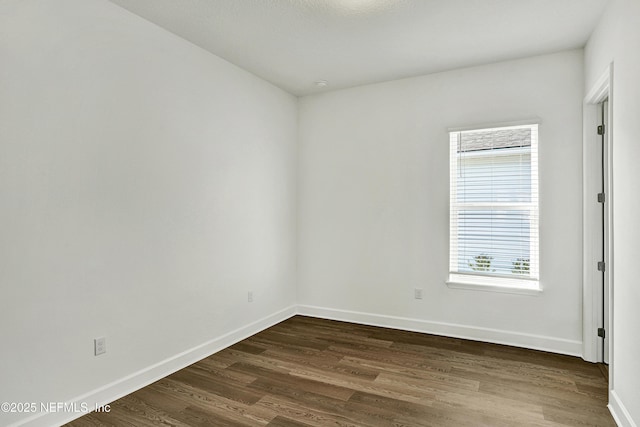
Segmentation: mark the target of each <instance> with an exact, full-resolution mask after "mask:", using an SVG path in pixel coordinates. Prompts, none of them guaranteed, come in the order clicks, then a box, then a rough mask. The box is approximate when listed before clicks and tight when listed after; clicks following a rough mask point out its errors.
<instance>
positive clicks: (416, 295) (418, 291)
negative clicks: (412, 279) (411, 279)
mask: <svg viewBox="0 0 640 427" xmlns="http://www.w3.org/2000/svg"><path fill="white" fill-rule="evenodd" d="M413 297H414V298H415V299H422V288H415V289H414V290H413Z"/></svg>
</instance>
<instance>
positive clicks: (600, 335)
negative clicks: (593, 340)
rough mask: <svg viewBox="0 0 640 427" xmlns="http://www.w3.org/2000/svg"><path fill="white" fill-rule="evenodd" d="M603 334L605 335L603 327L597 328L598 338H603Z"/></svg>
mask: <svg viewBox="0 0 640 427" xmlns="http://www.w3.org/2000/svg"><path fill="white" fill-rule="evenodd" d="M605 335H606V333H605V331H604V328H598V336H599V337H600V338H604V337H605Z"/></svg>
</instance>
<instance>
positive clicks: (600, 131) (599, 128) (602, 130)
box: [598, 125, 604, 135]
mask: <svg viewBox="0 0 640 427" xmlns="http://www.w3.org/2000/svg"><path fill="white" fill-rule="evenodd" d="M598 135H604V125H600V126H598Z"/></svg>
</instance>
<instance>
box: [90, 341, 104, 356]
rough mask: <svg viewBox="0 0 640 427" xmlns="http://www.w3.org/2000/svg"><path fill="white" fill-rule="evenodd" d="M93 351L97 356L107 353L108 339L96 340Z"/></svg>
mask: <svg viewBox="0 0 640 427" xmlns="http://www.w3.org/2000/svg"><path fill="white" fill-rule="evenodd" d="M93 350H94V354H95V355H96V356H99V355H101V354H104V353H106V352H107V339H106V338H105V337H100V338H96V339H94V340H93Z"/></svg>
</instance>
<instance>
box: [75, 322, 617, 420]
mask: <svg viewBox="0 0 640 427" xmlns="http://www.w3.org/2000/svg"><path fill="white" fill-rule="evenodd" d="M607 395H608V386H607V380H605V378H604V377H603V374H602V372H601V370H600V368H599V367H598V366H597V365H595V364H591V363H587V362H584V361H583V360H581V359H579V358H575V357H571V356H564V355H557V354H551V353H545V352H541V351H533V350H526V349H521V348H514V347H508V346H504V345H496V344H487V343H482V342H475V341H467V340H463V339H457V338H447V337H441V336H435V335H428V334H420V333H416V332H404V331H398V330H392V329H385V328H378V327H373V326H366V325H354V324H349V323H344V322H338V321H332V320H323V319H317V318H311V317H304V316H295V317H292V318H291V319H288V320H287V321H284V322H281V323H279V324H277V325H275V326H273V327H271V328H268V329H267V330H265V331H263V332H261V333H259V334H256V335H254V336H252V337H250V338H247V339H246V340H244V341H241V342H239V343H237V344H235V345H233V346H231V347H229V348H226V349H224V350H222V351H220V352H218V353H216V354H214V355H212V356H210V357H208V358H205V359H203V360H201V361H199V362H197V363H194V364H193V365H191V366H189V367H187V368H185V369H182V370H180V371H178V372H176V373H174V374H172V375H169V376H168V377H166V378H163V379H161V380H159V381H157V382H155V383H153V384H151V385H149V386H147V387H145V388H143V389H141V390H138V391H137V392H134V393H132V394H130V395H128V396H125V397H123V398H122V399H119V400H117V401H115V402H113V403H112V404H111V412H109V413H91V414H88V415H85V416H84V417H82V418H80V419H78V420H76V421H73V422H71V423H69V424H68V425H69V426H71V427H85V426H92V427H95V426H157V425H163V426H176V427H186V426H190V427H193V426H216V427H217V426H222V427H225V426H228V427H238V426H243V427H246V426H269V427H315V426H345V427H347V426H350V427H356V426H357V427H364V426H372V427H377V426H394V427H403V426H404V427H408V426H412V427H422V426H429V427H453V426H455V427H459V426H461V427H465V426H467V427H478V426H491V427H511V426H538V427H567V426H590V427H609V426H615V423H614V421H613V419H612V417H611V415H610V414H609V411H608V409H607V408H606V404H607V397H608V396H607Z"/></svg>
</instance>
